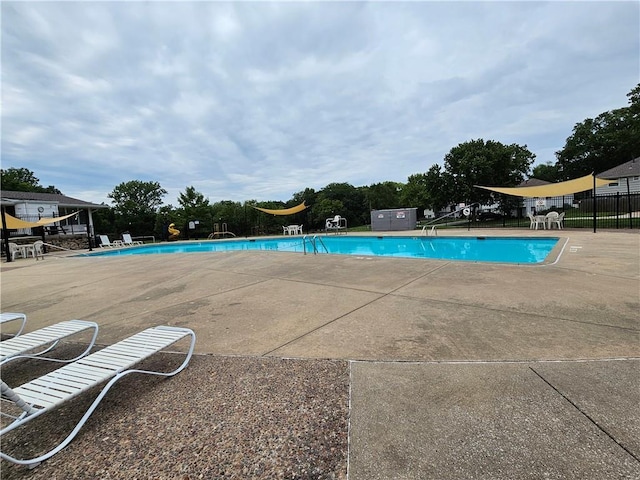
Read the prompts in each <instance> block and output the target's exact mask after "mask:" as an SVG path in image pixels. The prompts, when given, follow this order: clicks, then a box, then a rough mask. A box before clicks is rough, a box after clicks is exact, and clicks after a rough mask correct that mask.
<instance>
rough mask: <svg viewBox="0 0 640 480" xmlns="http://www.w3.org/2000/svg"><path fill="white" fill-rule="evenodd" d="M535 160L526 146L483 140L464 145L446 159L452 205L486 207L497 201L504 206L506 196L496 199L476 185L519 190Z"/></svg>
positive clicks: (446, 180)
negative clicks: (482, 205) (473, 204)
mask: <svg viewBox="0 0 640 480" xmlns="http://www.w3.org/2000/svg"><path fill="white" fill-rule="evenodd" d="M534 159H535V155H534V154H533V153H531V152H530V151H529V150H528V149H527V147H526V145H525V146H520V145H516V144H512V145H503V144H502V143H500V142H496V141H493V140H489V141H487V142H485V141H484V140H482V139H478V140H471V141H469V142H465V143H462V144H460V145H458V146H457V147H454V148H452V149H451V151H450V152H449V153H447V155H445V157H444V164H445V170H446V174H448V175H447V176H445V184H446V185H447V187H448V188H449V185H450V188H451V197H450V200H451V201H452V203H466V204H469V203H473V202H478V203H480V204H485V205H486V204H491V203H493V202H494V201H498V202H499V203H502V204H504V202H505V201H506V200H505V199H504V198H503V196H500V197H498V198H494V197H493V194H492V192H490V191H489V190H484V189H482V188H476V187H475V185H487V186H495V185H499V186H503V187H513V186H516V185H518V184H519V183H520V182H522V181H523V180H524V177H525V174H527V172H529V171H530V169H531V164H532V163H533V161H534ZM503 207H504V205H503ZM503 209H504V208H503Z"/></svg>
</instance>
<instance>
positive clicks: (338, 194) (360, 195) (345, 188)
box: [317, 183, 370, 228]
mask: <svg viewBox="0 0 640 480" xmlns="http://www.w3.org/2000/svg"><path fill="white" fill-rule="evenodd" d="M320 199H325V200H336V201H338V202H340V203H341V204H342V208H341V209H340V211H336V212H335V213H334V214H333V215H341V216H343V217H345V218H346V219H347V224H348V225H349V226H354V227H355V226H357V225H363V224H366V223H369V219H370V214H369V205H368V204H367V202H366V200H365V194H364V189H363V188H356V187H354V186H353V185H351V184H349V183H330V184H329V185H327V186H326V187H324V188H323V189H322V190H321V191H320V193H319V194H318V200H317V201H320ZM334 205H337V204H334ZM322 228H324V219H323V220H322Z"/></svg>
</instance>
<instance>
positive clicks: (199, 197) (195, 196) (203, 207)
mask: <svg viewBox="0 0 640 480" xmlns="http://www.w3.org/2000/svg"><path fill="white" fill-rule="evenodd" d="M178 204H180V206H181V207H182V215H181V217H182V222H181V225H182V226H183V228H184V229H185V236H186V235H189V236H190V237H198V236H200V235H203V234H204V232H205V231H206V234H204V236H205V237H206V236H207V235H208V234H209V233H211V231H212V230H210V227H211V224H212V218H213V217H212V214H213V212H212V210H211V206H210V205H209V200H208V199H206V198H204V195H203V194H202V193H200V192H198V191H197V190H196V189H195V188H194V187H187V188H186V189H185V191H184V193H180V195H179V196H178ZM196 220H197V221H198V222H200V223H199V224H198V225H194V226H195V227H196V228H195V230H194V231H190V230H191V229H190V228H189V226H190V225H189V222H195V221H196Z"/></svg>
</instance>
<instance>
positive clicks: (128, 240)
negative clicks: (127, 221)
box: [122, 233, 144, 247]
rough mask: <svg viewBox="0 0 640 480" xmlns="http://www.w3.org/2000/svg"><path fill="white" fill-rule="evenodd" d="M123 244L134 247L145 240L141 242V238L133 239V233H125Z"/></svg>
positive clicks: (142, 243)
mask: <svg viewBox="0 0 640 480" xmlns="http://www.w3.org/2000/svg"><path fill="white" fill-rule="evenodd" d="M122 244H123V245H124V246H126V247H133V246H134V245H144V242H141V241H140V240H132V239H131V234H129V233H123V234H122Z"/></svg>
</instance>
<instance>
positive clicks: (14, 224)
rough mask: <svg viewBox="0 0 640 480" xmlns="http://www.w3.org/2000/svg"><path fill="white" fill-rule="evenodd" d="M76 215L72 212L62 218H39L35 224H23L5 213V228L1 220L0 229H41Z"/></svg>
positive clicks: (22, 221)
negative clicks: (0, 227)
mask: <svg viewBox="0 0 640 480" xmlns="http://www.w3.org/2000/svg"><path fill="white" fill-rule="evenodd" d="M77 214H78V212H73V213H70V214H69V215H65V216H63V217H55V218H41V219H40V220H38V221H37V222H25V221H24V220H20V219H19V218H16V217H12V216H11V215H9V214H8V213H5V214H4V218H6V219H7V226H6V227H5V225H4V221H3V220H2V221H1V222H0V223H1V226H2V228H8V229H9V230H18V229H20V228H33V227H42V226H43V225H50V224H52V223H56V222H59V221H60V220H64V219H65V218H69V217H72V216H74V215H77ZM0 220H1V217H0Z"/></svg>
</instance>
